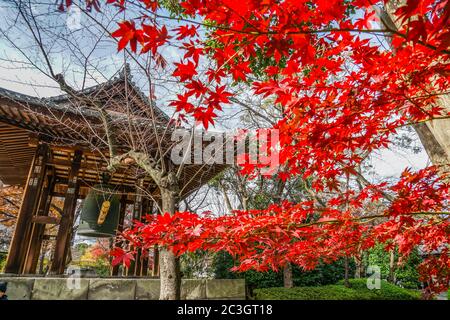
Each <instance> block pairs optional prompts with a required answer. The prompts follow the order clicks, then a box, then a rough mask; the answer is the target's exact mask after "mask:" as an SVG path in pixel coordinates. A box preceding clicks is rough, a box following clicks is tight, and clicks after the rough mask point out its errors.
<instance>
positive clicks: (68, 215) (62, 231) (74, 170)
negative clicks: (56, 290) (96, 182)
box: [50, 150, 82, 274]
mask: <svg viewBox="0 0 450 320" xmlns="http://www.w3.org/2000/svg"><path fill="white" fill-rule="evenodd" d="M81 157H82V152H81V151H80V150H76V151H75V154H74V157H73V162H72V167H71V168H70V173H69V179H68V184H67V191H66V196H65V199H64V207H63V214H62V217H61V221H60V223H59V229H58V235H57V236H56V246H55V254H54V257H53V262H52V266H51V268H50V273H51V274H63V273H64V269H65V266H66V258H67V253H68V251H69V247H70V240H71V237H72V232H73V223H74V217H75V209H76V205H77V199H78V191H79V188H80V186H79V182H78V171H79V170H80V164H81Z"/></svg>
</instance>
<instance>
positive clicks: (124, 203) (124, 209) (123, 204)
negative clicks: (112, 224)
mask: <svg viewBox="0 0 450 320" xmlns="http://www.w3.org/2000/svg"><path fill="white" fill-rule="evenodd" d="M126 212H127V195H126V194H124V195H122V198H121V199H120V217H119V226H118V227H117V231H118V233H120V232H122V231H123V225H124V222H125V214H126ZM114 245H115V246H117V247H120V248H122V247H123V245H124V243H123V241H122V240H119V241H118V240H117V236H116V239H115V240H114ZM119 268H120V265H116V266H114V267H112V269H111V275H112V276H118V275H119Z"/></svg>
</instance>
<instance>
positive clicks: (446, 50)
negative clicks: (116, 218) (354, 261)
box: [67, 0, 450, 291]
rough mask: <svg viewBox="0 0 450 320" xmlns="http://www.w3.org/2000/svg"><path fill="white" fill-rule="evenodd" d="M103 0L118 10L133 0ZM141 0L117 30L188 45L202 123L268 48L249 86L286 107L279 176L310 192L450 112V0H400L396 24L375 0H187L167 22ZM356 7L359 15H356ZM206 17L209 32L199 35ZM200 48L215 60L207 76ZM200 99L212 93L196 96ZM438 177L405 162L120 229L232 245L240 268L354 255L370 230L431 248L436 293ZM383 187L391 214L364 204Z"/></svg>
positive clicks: (440, 226) (404, 249)
mask: <svg viewBox="0 0 450 320" xmlns="http://www.w3.org/2000/svg"><path fill="white" fill-rule="evenodd" d="M107 2H108V3H113V4H115V5H117V6H119V7H120V8H121V9H124V8H125V6H126V3H127V2H128V1H124V0H117V1H112V0H108V1H107ZM136 2H142V3H143V4H145V5H146V7H147V8H148V10H149V12H148V14H147V15H144V16H143V17H140V19H139V23H137V22H136V23H135V21H134V20H130V21H125V22H121V23H119V29H118V30H117V31H116V32H114V33H113V36H114V37H116V38H117V39H118V49H119V50H121V49H124V48H126V47H129V49H130V50H131V51H133V52H137V51H138V47H141V48H142V49H141V51H142V52H146V51H149V50H151V51H152V52H153V53H160V54H161V52H160V49H161V48H162V47H163V46H167V45H171V44H169V43H168V39H172V40H176V41H180V42H182V43H181V44H180V45H179V46H178V47H179V48H180V50H182V51H184V52H185V54H184V57H183V58H182V59H181V61H179V62H177V63H176V64H175V71H174V73H173V76H174V77H176V79H177V80H179V81H180V82H181V83H182V84H184V86H185V91H184V92H183V93H180V94H179V95H178V99H177V100H176V101H173V102H172V106H174V107H175V108H176V110H177V111H180V112H183V113H184V114H188V115H192V116H193V117H194V118H195V119H196V120H197V121H199V122H201V123H203V125H204V126H205V127H206V128H207V127H208V125H209V124H214V118H215V117H217V116H218V115H219V114H220V111H221V110H222V107H223V105H224V104H227V103H229V97H230V96H231V95H232V94H231V93H230V92H228V91H227V90H226V87H225V85H226V83H227V81H229V79H233V80H234V81H250V80H249V79H250V78H252V76H253V73H254V70H253V69H252V68H251V63H252V61H254V60H256V59H257V57H260V56H264V57H266V58H267V60H268V61H269V62H268V65H267V66H265V67H264V70H263V71H264V75H265V77H263V78H262V79H260V80H259V81H254V80H252V81H250V83H251V86H252V89H253V92H254V93H255V94H257V95H261V96H263V97H269V96H270V97H273V98H274V103H276V104H278V105H279V106H281V107H282V110H283V115H284V118H283V119H281V120H280V121H279V122H278V123H277V124H276V125H275V128H277V129H279V132H280V145H281V148H280V163H281V164H282V165H283V168H284V170H283V172H281V173H280V177H282V178H283V179H288V178H289V177H291V176H298V175H300V176H302V177H303V178H305V179H311V180H312V181H313V183H312V186H313V188H314V190H315V191H329V192H337V191H338V190H339V187H340V184H341V181H342V177H346V176H348V175H349V174H353V173H354V172H355V170H356V168H357V167H358V166H359V165H360V164H361V162H362V161H363V159H364V157H365V155H367V154H368V153H370V152H372V151H374V150H378V149H380V148H383V147H386V146H387V145H388V143H389V141H390V139H391V137H392V135H393V134H395V133H396V130H397V128H399V127H402V126H405V125H409V124H411V123H416V122H423V121H426V120H429V119H432V118H445V117H448V116H449V114H447V113H445V112H444V111H443V110H442V109H441V108H439V105H438V103H437V102H438V99H439V96H440V94H441V93H443V92H447V91H448V88H449V87H450V86H449V81H450V68H449V65H450V64H449V62H450V58H449V57H450V27H449V25H450V24H449V19H450V1H449V0H408V1H406V2H405V4H404V5H403V6H401V7H399V8H398V9H397V10H396V11H395V17H396V18H397V21H396V22H397V23H398V25H399V27H398V29H396V30H393V29H391V27H389V25H386V26H384V25H383V21H378V19H377V18H376V17H375V16H374V11H373V6H374V5H376V4H382V3H383V2H386V1H376V0H353V1H343V0H315V1H310V0H284V1H275V0H265V1H259V0H240V1H234V0H184V1H182V2H181V7H182V8H183V10H184V12H183V13H184V14H185V15H186V16H187V17H189V19H181V21H180V26H179V27H178V28H176V29H174V30H170V31H168V30H167V29H165V28H164V27H161V21H160V23H157V19H155V18H154V16H152V13H153V12H155V11H157V10H158V4H157V1H145V0H136ZM67 5H70V1H69V2H68V3H67ZM354 10H356V11H358V12H359V13H360V14H359V15H356V16H355V15H354V14H353V15H352V12H354ZM199 21H200V22H199ZM205 21H208V35H207V37H208V39H205V34H204V33H201V32H199V28H201V27H202V26H204V25H203V24H204V22H205ZM211 25H214V26H215V27H210V26H211ZM386 28H387V29H386ZM380 33H382V34H383V35H386V34H388V35H389V38H390V45H391V48H390V49H386V46H385V44H384V45H380V44H379V43H374V41H372V38H371V37H373V35H379V34H380ZM209 39H214V41H215V43H214V45H211V43H210V41H206V40H209ZM201 58H205V59H210V60H212V62H211V66H209V67H208V70H207V72H206V73H205V74H202V72H200V69H201V65H202V64H201V63H200V62H199V61H200V59H201ZM205 76H206V79H205ZM206 80H207V81H206ZM212 88H215V89H212ZM200 96H202V97H203V96H205V97H206V98H204V99H201V101H200V102H199V103H194V100H193V99H194V98H198V97H200ZM245 169H246V170H247V171H251V170H252V168H251V166H246V168H245ZM439 174H440V176H442V175H445V174H447V175H448V172H447V173H442V171H440V172H439ZM440 176H438V175H437V174H436V168H429V169H427V170H422V171H419V172H415V173H414V172H410V171H405V173H404V174H403V175H402V177H401V179H400V180H399V182H398V183H396V184H395V185H392V186H388V185H387V184H381V185H370V186H368V187H366V188H364V189H363V190H362V191H355V190H352V191H347V192H344V193H341V194H340V195H338V196H336V197H335V198H333V199H331V200H330V201H329V203H328V206H327V207H326V208H317V207H315V205H314V203H313V202H309V201H305V202H301V203H296V204H294V203H283V204H280V205H276V206H271V207H269V208H267V209H266V210H252V211H249V212H241V211H237V212H234V214H233V215H231V216H226V217H213V216H198V215H196V214H193V213H187V212H180V213H177V214H175V215H173V216H170V215H168V214H164V215H162V216H159V217H156V218H149V222H148V223H147V224H139V225H137V227H136V228H134V229H132V230H129V231H128V232H126V233H125V236H126V237H127V238H129V240H130V241H133V242H134V243H135V245H136V247H139V246H141V247H148V248H150V247H151V246H153V245H154V244H159V245H163V246H168V247H170V248H172V249H173V250H174V251H175V252H177V253H179V254H181V253H183V252H186V251H195V250H197V249H204V250H226V251H228V252H230V253H232V254H234V255H236V256H237V257H239V258H240V262H241V264H240V266H239V267H238V269H239V270H247V269H250V268H253V269H256V270H267V269H269V268H271V269H279V268H280V267H281V266H283V265H284V264H285V263H286V262H292V263H296V264H298V265H301V266H303V267H304V268H306V269H310V268H313V267H314V266H315V265H316V264H317V262H318V261H319V259H324V260H325V261H332V260H335V259H337V258H339V257H341V256H344V255H347V256H348V255H352V254H354V253H355V250H356V248H357V247H360V246H362V247H363V248H369V247H371V246H373V245H374V243H375V242H376V241H378V242H382V243H386V245H387V246H388V247H392V246H396V247H398V250H399V253H400V254H401V255H402V256H407V255H408V254H409V253H410V252H411V250H412V249H413V248H414V247H417V246H420V247H421V248H422V250H424V252H425V253H428V254H429V255H428V258H427V259H426V260H425V261H424V263H423V264H422V266H421V268H420V271H421V273H422V277H423V279H427V280H428V281H429V282H430V283H431V286H432V289H433V290H436V291H439V290H441V289H443V288H444V287H448V282H449V269H450V265H449V264H450V261H449V257H448V245H449V220H448V217H449V213H448V201H449V186H448V185H447V184H445V183H444V182H443V181H442V180H441V179H440ZM384 194H391V195H392V197H393V201H392V202H391V203H390V204H389V206H388V208H387V209H386V210H385V211H384V212H383V214H381V215H376V216H371V215H370V214H368V215H367V216H366V215H364V214H363V212H362V211H364V210H363V208H364V207H363V206H364V204H366V203H370V202H372V203H373V202H376V201H379V200H380V198H381V196H382V195H384ZM369 221H372V222H374V221H375V222H377V223H375V224H374V223H368V222H369ZM433 252H437V253H438V254H436V255H434V254H432V253H433ZM113 254H114V256H116V259H115V261H116V262H119V261H122V260H126V261H128V262H129V256H128V255H126V253H124V252H119V251H118V249H116V250H115V251H113Z"/></svg>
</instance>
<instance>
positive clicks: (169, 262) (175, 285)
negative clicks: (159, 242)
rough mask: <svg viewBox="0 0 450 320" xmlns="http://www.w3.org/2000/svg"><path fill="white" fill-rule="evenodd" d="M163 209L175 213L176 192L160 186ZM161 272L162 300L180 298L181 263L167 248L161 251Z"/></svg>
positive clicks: (160, 295)
mask: <svg viewBox="0 0 450 320" xmlns="http://www.w3.org/2000/svg"><path fill="white" fill-rule="evenodd" d="M160 191H161V201H162V211H163V213H165V212H168V213H169V214H174V213H175V199H176V197H175V193H174V192H173V191H172V190H169V189H165V188H160ZM159 258H160V261H159V263H160V264H159V273H160V280H161V289H160V294H159V299H160V300H179V299H180V292H181V290H180V289H181V276H180V264H179V260H178V258H177V257H176V256H175V254H174V253H173V252H172V251H170V250H167V249H166V248H160V251H159Z"/></svg>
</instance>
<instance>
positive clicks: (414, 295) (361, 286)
mask: <svg viewBox="0 0 450 320" xmlns="http://www.w3.org/2000/svg"><path fill="white" fill-rule="evenodd" d="M349 282H350V286H351V287H350V288H346V287H345V286H344V284H343V282H342V281H340V282H339V283H337V284H334V285H326V286H318V287H294V288H289V289H288V288H280V287H277V288H261V289H255V290H254V298H255V299H256V300H418V299H420V296H421V294H420V292H419V291H413V290H408V289H403V288H400V287H397V286H395V285H393V284H391V283H388V282H386V281H381V288H380V289H373V290H369V289H368V288H367V279H350V281H349Z"/></svg>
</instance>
